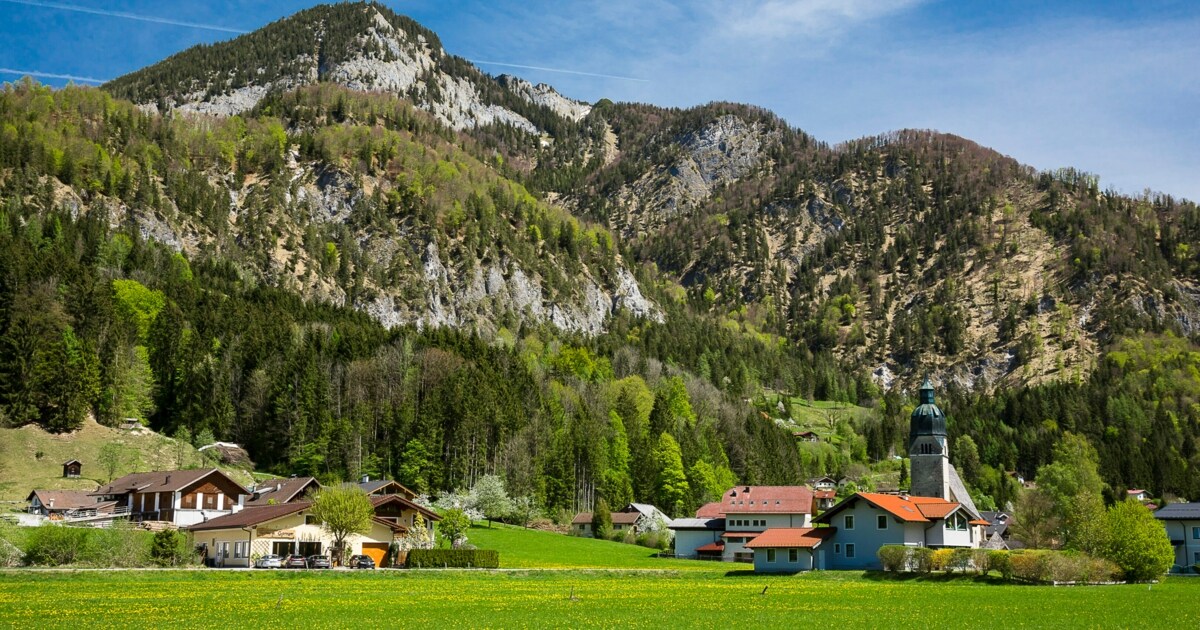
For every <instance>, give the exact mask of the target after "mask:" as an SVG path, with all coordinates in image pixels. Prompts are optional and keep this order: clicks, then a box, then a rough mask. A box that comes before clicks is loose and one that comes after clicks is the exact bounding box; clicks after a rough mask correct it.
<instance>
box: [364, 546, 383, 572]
mask: <svg viewBox="0 0 1200 630" xmlns="http://www.w3.org/2000/svg"><path fill="white" fill-rule="evenodd" d="M387 550H388V544H387V543H369V542H365V543H363V546H362V552H363V555H367V556H371V559H372V560H374V561H375V566H377V567H381V566H383V558H384V557H385V556H387Z"/></svg>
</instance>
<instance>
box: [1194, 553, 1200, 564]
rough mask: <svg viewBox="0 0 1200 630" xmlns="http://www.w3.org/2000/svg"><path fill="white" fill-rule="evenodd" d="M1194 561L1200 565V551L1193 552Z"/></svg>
mask: <svg viewBox="0 0 1200 630" xmlns="http://www.w3.org/2000/svg"><path fill="white" fill-rule="evenodd" d="M1192 560H1194V561H1195V562H1196V564H1200V551H1193V552H1192Z"/></svg>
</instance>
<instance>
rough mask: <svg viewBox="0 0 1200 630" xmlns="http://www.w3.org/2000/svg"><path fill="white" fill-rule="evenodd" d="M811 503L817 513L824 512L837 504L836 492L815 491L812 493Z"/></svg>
mask: <svg viewBox="0 0 1200 630" xmlns="http://www.w3.org/2000/svg"><path fill="white" fill-rule="evenodd" d="M813 501H814V503H815V505H816V508H817V511H818V512H824V511H825V510H828V509H829V508H831V507H833V505H834V504H835V503H837V491H836V490H815V491H813Z"/></svg>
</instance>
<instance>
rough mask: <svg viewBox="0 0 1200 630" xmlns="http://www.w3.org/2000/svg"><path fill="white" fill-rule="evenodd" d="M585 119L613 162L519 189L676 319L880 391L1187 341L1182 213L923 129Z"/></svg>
mask: <svg viewBox="0 0 1200 630" xmlns="http://www.w3.org/2000/svg"><path fill="white" fill-rule="evenodd" d="M586 122H588V123H590V124H591V125H592V126H594V127H596V128H597V130H596V131H594V132H593V133H592V134H591V135H592V136H593V137H596V136H599V135H601V130H602V131H603V132H604V133H609V134H611V135H612V136H613V137H614V138H615V142H614V144H615V146H616V147H617V151H616V153H617V156H616V157H615V158H611V159H608V160H606V163H603V164H601V163H593V164H592V166H593V168H592V169H591V170H589V171H588V172H587V173H586V174H581V175H578V176H574V177H572V176H571V174H572V169H571V167H570V166H563V167H559V166H557V165H555V164H554V163H553V161H552V160H540V161H539V162H538V163H539V164H540V165H541V167H540V168H542V169H544V171H546V172H542V173H538V172H537V171H536V170H535V171H534V172H533V173H531V174H530V179H531V181H534V182H536V183H537V184H538V185H541V186H543V187H544V188H545V189H547V190H550V191H553V192H554V193H555V194H556V195H558V198H560V199H562V200H563V203H564V204H566V205H567V206H568V207H570V208H573V209H574V211H575V212H576V213H577V214H578V215H579V216H582V217H587V218H589V219H592V220H594V221H597V222H600V223H601V224H603V225H606V226H607V227H608V228H609V229H611V230H612V231H613V232H614V233H617V234H619V235H620V236H621V237H622V239H621V240H622V242H623V244H624V245H625V248H626V249H625V250H624V251H625V252H626V254H627V256H626V257H627V258H628V259H630V260H633V261H637V262H642V263H653V264H654V265H655V266H656V267H657V269H659V270H660V271H661V272H662V273H663V274H664V275H666V276H667V277H668V278H670V279H671V280H673V281H676V282H678V283H680V284H681V285H682V286H683V287H685V288H686V290H687V293H688V297H689V300H690V301H691V303H692V304H694V305H695V306H696V307H698V308H701V309H707V310H709V311H710V312H712V313H714V314H730V313H737V314H738V317H739V319H742V320H743V321H745V322H747V323H748V324H750V325H752V326H753V327H754V328H757V329H762V330H766V331H771V332H775V333H777V334H780V335H783V336H785V337H787V338H788V339H790V340H792V341H793V342H795V343H796V344H797V346H798V347H799V348H801V349H802V351H804V352H806V353H807V354H810V355H811V354H813V353H820V352H826V351H827V352H832V353H834V354H835V355H836V356H837V357H839V359H840V360H841V361H842V362H843V363H844V364H846V365H848V366H852V369H857V370H866V371H869V372H871V373H872V374H873V377H874V378H875V380H876V382H877V383H878V384H879V385H880V386H882V387H884V388H888V387H890V386H891V385H892V384H893V383H894V382H895V379H896V378H897V377H898V376H899V377H901V378H902V381H903V382H908V383H911V382H913V381H914V380H915V378H917V375H919V374H921V373H925V372H932V373H935V374H937V375H939V380H941V381H945V382H953V383H956V384H958V385H960V386H963V387H966V388H968V389H974V388H982V389H985V390H992V389H994V388H996V387H998V386H1005V385H1015V384H1024V383H1038V382H1045V381H1056V380H1079V379H1082V378H1085V377H1086V375H1087V374H1089V373H1090V371H1091V370H1092V369H1093V368H1094V367H1095V358H1096V356H1097V355H1098V353H1099V350H1100V349H1101V348H1103V347H1105V346H1106V345H1107V344H1108V343H1110V342H1111V341H1112V340H1113V339H1116V338H1118V337H1120V336H1121V335H1123V334H1126V333H1128V332H1133V331H1137V330H1152V331H1160V332H1161V331H1172V332H1174V333H1175V334H1179V335H1184V336H1191V335H1194V334H1196V333H1197V332H1200V328H1197V324H1198V323H1200V282H1198V281H1197V275H1196V271H1197V266H1196V257H1195V254H1194V247H1195V242H1196V239H1197V237H1198V236H1200V234H1198V233H1197V231H1196V227H1195V226H1196V221H1197V219H1200V213H1198V212H1197V207H1196V205H1195V204H1194V203H1191V202H1187V201H1181V200H1177V199H1174V198H1171V197H1169V196H1166V195H1161V194H1160V195H1149V194H1148V195H1146V196H1143V197H1140V198H1131V197H1126V196H1122V195H1119V194H1116V193H1112V192H1107V191H1101V190H1100V189H1099V185H1098V183H1097V180H1096V178H1095V177H1094V176H1091V175H1089V174H1087V173H1080V172H1077V171H1075V170H1072V169H1062V170H1059V171H1055V172H1037V171H1035V170H1034V169H1031V168H1029V167H1026V166H1023V165H1021V164H1019V163H1018V162H1017V161H1015V160H1013V159H1011V158H1008V157H1006V156H1003V155H1000V154H999V153H997V152H995V151H992V150H990V149H986V148H984V147H981V146H979V145H977V144H975V143H973V142H971V141H969V140H966V139H963V138H959V137H956V136H952V135H948V134H942V133H937V132H931V131H920V130H906V131H899V132H894V133H889V134H885V135H882V136H878V137H874V138H864V139H861V140H855V141H851V142H846V143H844V144H841V145H837V146H828V145H825V144H823V143H820V142H817V141H815V140H814V139H813V138H811V137H810V136H808V135H806V134H804V133H803V132H801V131H799V130H796V129H793V128H791V127H789V126H788V125H786V124H785V123H784V122H783V121H782V120H780V119H778V118H777V117H775V116H774V115H773V114H771V113H769V112H766V111H763V110H761V109H757V108H754V107H749V106H743V105H736V104H723V103H717V104H710V105H707V106H703V107H697V108H693V109H688V110H671V109H662V108H657V107H652V106H646V105H619V104H601V106H598V107H596V108H595V109H594V110H593V112H592V113H591V114H590V115H589V118H588V119H587V121H586ZM541 152H542V153H543V154H546V153H547V152H546V151H545V150H542V151H541ZM555 169H557V172H556V171H555Z"/></svg>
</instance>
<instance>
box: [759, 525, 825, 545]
mask: <svg viewBox="0 0 1200 630" xmlns="http://www.w3.org/2000/svg"><path fill="white" fill-rule="evenodd" d="M835 531H837V528H834V527H776V528H773V529H768V530H767V531H765V532H763V533H762V534H759V536H758V538H755V539H754V540H751V541H750V542H748V543H746V545H745V547H746V548H747V549H768V548H772V549H778V548H782V547H803V548H808V549H812V548H813V547H816V546H817V545H819V544H821V542H822V541H824V540H825V539H827V538H829V537H830V536H832V535H833V533H834V532H835Z"/></svg>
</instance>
